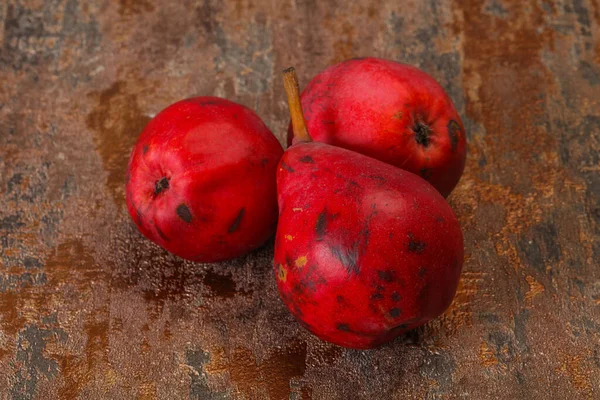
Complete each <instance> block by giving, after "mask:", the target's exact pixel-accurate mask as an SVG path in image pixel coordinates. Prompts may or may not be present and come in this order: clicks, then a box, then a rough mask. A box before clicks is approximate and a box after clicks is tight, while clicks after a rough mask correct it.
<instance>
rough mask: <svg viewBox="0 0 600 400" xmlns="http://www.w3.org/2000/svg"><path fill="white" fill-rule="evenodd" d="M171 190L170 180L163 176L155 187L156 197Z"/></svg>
mask: <svg viewBox="0 0 600 400" xmlns="http://www.w3.org/2000/svg"><path fill="white" fill-rule="evenodd" d="M168 188H169V178H167V177H166V176H163V177H162V178H161V179H159V180H157V181H156V184H155V186H154V195H155V196H158V195H159V194H161V193H162V192H163V191H164V190H166V189H168Z"/></svg>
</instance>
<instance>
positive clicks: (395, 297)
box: [392, 292, 402, 302]
mask: <svg viewBox="0 0 600 400" xmlns="http://www.w3.org/2000/svg"><path fill="white" fill-rule="evenodd" d="M401 298H402V297H400V295H399V294H398V292H394V293H392V300H393V301H395V302H398V301H400V299H401Z"/></svg>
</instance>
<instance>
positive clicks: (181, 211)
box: [176, 204, 192, 224]
mask: <svg viewBox="0 0 600 400" xmlns="http://www.w3.org/2000/svg"><path fill="white" fill-rule="evenodd" d="M176 212H177V215H178V216H179V218H181V220H182V221H183V222H185V223H186V224H189V223H190V222H192V213H191V212H190V209H189V208H188V206H186V205H185V204H180V205H178V206H177V210H176Z"/></svg>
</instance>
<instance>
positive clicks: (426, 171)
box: [419, 167, 431, 181]
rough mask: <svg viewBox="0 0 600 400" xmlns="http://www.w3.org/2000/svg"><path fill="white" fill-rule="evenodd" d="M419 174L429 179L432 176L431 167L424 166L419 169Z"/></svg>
mask: <svg viewBox="0 0 600 400" xmlns="http://www.w3.org/2000/svg"><path fill="white" fill-rule="evenodd" d="M419 175H421V178H423V179H425V180H426V181H428V180H429V178H431V169H429V168H425V167H423V168H421V169H420V170H419Z"/></svg>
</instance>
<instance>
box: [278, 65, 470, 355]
mask: <svg viewBox="0 0 600 400" xmlns="http://www.w3.org/2000/svg"><path fill="white" fill-rule="evenodd" d="M285 82H286V90H287V91H288V98H289V103H290V110H291V114H292V122H293V124H294V131H295V135H296V139H297V140H295V144H294V145H292V146H291V147H290V148H289V149H288V150H286V151H285V153H284V155H283V157H282V159H281V161H280V163H279V168H278V170H277V190H278V202H279V212H280V217H279V223H278V226H277V233H276V241H275V256H274V258H275V259H274V269H275V275H276V280H277V286H278V289H279V293H280V295H281V298H282V299H283V301H284V303H285V304H286V306H287V307H288V308H289V310H290V311H291V312H292V314H293V315H294V316H295V317H296V319H297V320H298V321H299V322H300V323H301V324H302V325H303V326H304V327H306V328H307V329H308V330H310V331H311V332H312V333H314V334H315V335H317V336H318V337H319V338H321V339H324V340H327V341H329V342H332V343H335V344H338V345H341V346H345V347H350V348H358V349H366V348H372V347H375V346H378V345H381V344H382V343H385V342H388V341H390V340H392V339H393V338H395V337H396V336H398V335H400V334H402V333H403V332H406V331H408V330H410V329H413V328H415V327H417V326H420V325H423V324H424V323H426V322H427V321H429V320H431V319H432V318H435V317H437V316H439V315H440V314H442V313H443V312H444V310H446V309H447V308H448V306H449V305H450V303H451V302H452V299H453V297H454V295H455V293H456V289H457V285H458V281H459V277H460V272H461V268H462V263H463V237H462V233H461V229H460V226H459V223H458V221H457V219H456V217H455V216H454V214H453V212H452V210H451V208H450V206H449V205H448V204H447V202H446V201H445V200H444V198H443V197H442V196H441V195H440V193H439V192H438V191H437V190H436V189H435V188H434V187H433V186H431V185H430V184H429V183H427V182H426V181H425V180H423V179H422V178H420V177H418V176H416V175H414V174H412V173H410V172H407V171H404V170H401V169H399V168H396V167H394V166H391V165H389V164H386V163H383V162H381V161H378V160H375V159H373V158H370V157H367V156H364V155H362V154H359V153H356V152H353V151H350V150H346V149H343V148H340V147H334V146H331V145H328V144H324V143H318V142H312V141H310V135H309V134H308V132H307V131H306V128H305V126H304V125H303V118H302V109H301V107H300V102H299V99H298V97H297V83H295V82H296V81H295V75H294V73H293V70H291V71H290V70H288V71H287V72H286V78H285ZM294 87H296V89H295V90H294ZM350 117H351V116H349V118H350Z"/></svg>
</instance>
